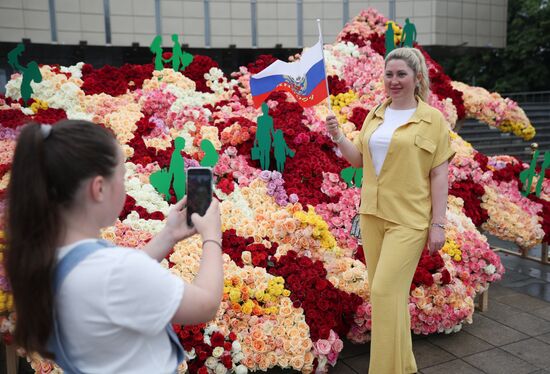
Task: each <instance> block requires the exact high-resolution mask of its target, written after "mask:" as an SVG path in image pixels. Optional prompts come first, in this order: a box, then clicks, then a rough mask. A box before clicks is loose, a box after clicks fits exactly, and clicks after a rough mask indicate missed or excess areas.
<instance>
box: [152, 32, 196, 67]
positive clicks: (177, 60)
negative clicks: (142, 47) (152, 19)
mask: <svg viewBox="0 0 550 374" xmlns="http://www.w3.org/2000/svg"><path fill="white" fill-rule="evenodd" d="M172 41H173V42H174V45H173V46H172V58H169V59H167V60H165V59H163V58H162V36H161V35H157V36H155V38H154V39H153V41H152V42H151V45H150V46H149V49H150V50H151V52H152V53H153V54H154V55H155V70H162V69H164V64H165V63H166V64H167V63H169V62H170V61H172V69H174V71H184V70H185V68H186V67H187V66H189V64H191V62H193V55H192V54H190V53H187V52H183V51H182V50H181V45H180V42H179V39H178V35H177V34H173V35H172Z"/></svg>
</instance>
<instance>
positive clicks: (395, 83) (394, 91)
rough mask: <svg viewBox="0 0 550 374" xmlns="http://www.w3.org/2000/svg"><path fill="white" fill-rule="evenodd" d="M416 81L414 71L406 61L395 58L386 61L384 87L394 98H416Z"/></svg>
mask: <svg viewBox="0 0 550 374" xmlns="http://www.w3.org/2000/svg"><path fill="white" fill-rule="evenodd" d="M416 82H417V79H416V78H415V76H414V71H413V70H412V69H411V68H410V67H409V66H408V65H407V63H406V62H405V61H403V60H399V59H394V60H390V61H388V62H387V63H386V69H385V71H384V88H385V90H386V94H387V95H388V96H389V97H391V98H392V100H395V99H405V100H406V99H408V98H414V89H415V87H416Z"/></svg>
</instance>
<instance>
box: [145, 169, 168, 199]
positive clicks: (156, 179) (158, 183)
mask: <svg viewBox="0 0 550 374" xmlns="http://www.w3.org/2000/svg"><path fill="white" fill-rule="evenodd" d="M149 182H150V183H151V185H152V186H153V187H154V188H155V190H157V192H158V193H160V194H161V195H164V199H165V200H167V201H168V200H170V184H171V183H172V175H171V174H170V172H169V171H168V170H166V169H161V170H159V171H156V172H154V173H153V174H151V176H149Z"/></svg>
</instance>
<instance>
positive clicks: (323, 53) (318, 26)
mask: <svg viewBox="0 0 550 374" xmlns="http://www.w3.org/2000/svg"><path fill="white" fill-rule="evenodd" d="M317 28H318V29H319V40H320V41H321V52H322V56H323V69H324V70H325V84H326V85H327V104H328V110H330V111H331V112H332V105H330V91H329V90H328V76H327V65H326V64H325V48H324V44H323V32H322V31H321V20H320V19H319V18H317Z"/></svg>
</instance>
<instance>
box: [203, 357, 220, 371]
mask: <svg viewBox="0 0 550 374" xmlns="http://www.w3.org/2000/svg"><path fill="white" fill-rule="evenodd" d="M204 365H206V367H207V368H209V369H212V370H214V369H215V368H216V366H218V359H217V358H215V357H208V358H207V359H206V362H205V363H204Z"/></svg>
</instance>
